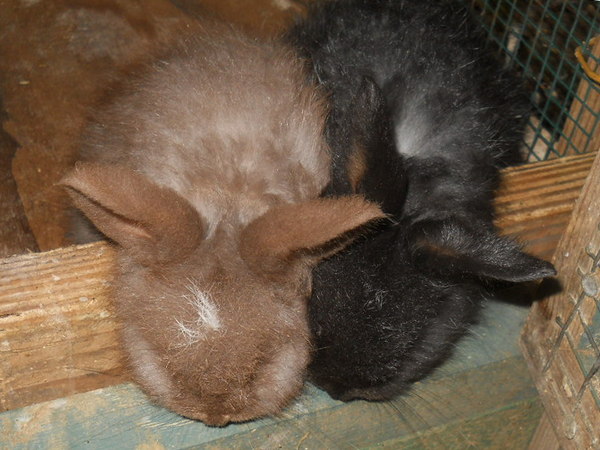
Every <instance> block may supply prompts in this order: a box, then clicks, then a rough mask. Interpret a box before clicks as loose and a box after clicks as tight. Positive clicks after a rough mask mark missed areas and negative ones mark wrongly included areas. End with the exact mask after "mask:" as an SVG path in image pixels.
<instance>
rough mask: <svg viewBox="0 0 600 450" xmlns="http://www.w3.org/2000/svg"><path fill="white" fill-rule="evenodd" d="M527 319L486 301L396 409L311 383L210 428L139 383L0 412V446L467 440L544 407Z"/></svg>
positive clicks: (516, 309) (518, 309)
mask: <svg viewBox="0 0 600 450" xmlns="http://www.w3.org/2000/svg"><path fill="white" fill-rule="evenodd" d="M526 312H527V308H526V307H524V306H517V305H514V304H506V303H501V302H493V301H490V302H488V304H487V306H486V308H485V311H484V314H483V318H482V320H481V322H480V323H479V324H478V325H477V326H475V327H474V328H473V331H472V333H471V335H470V336H469V337H467V338H466V339H463V340H462V341H461V342H460V344H459V345H458V347H457V349H456V352H455V354H454V356H453V357H452V358H451V360H450V361H449V362H448V363H447V364H445V365H444V366H442V367H441V368H440V369H439V370H438V371H436V372H435V373H434V374H433V375H432V376H431V377H430V378H428V379H427V380H425V381H424V382H422V383H417V385H415V387H414V389H413V390H412V392H411V393H410V394H409V395H406V396H403V397H401V398H400V399H398V400H396V401H394V402H391V403H384V404H381V403H368V402H362V401H359V402H353V403H349V404H345V403H341V402H336V401H333V400H331V399H330V398H329V397H328V396H327V395H326V394H325V393H324V392H322V391H319V390H318V389H316V388H314V387H312V386H310V385H307V387H306V389H305V394H304V395H303V396H302V397H301V398H300V399H299V400H298V401H297V402H296V403H295V404H294V405H292V406H291V407H290V408H288V410H286V411H285V412H284V413H282V414H281V416H280V417H278V418H274V419H264V420H259V421H254V422H250V423H246V424H237V425H230V426H228V427H225V428H211V427H206V426H204V425H202V424H201V423H198V422H193V421H190V420H187V419H183V418H181V417H179V416H177V415H175V414H172V413H170V412H168V411H166V410H164V409H162V408H160V407H157V406H155V405H152V404H151V403H150V402H149V401H148V400H147V399H146V397H145V396H144V395H143V394H142V393H141V392H140V391H139V390H138V389H137V388H135V387H134V386H133V385H129V384H128V385H119V386H113V387H110V388H105V389H99V390H96V391H92V392H88V393H83V394H78V395H74V396H71V397H66V398H64V399H59V400H54V401H50V402H46V403H41V404H37V405H32V406H29V407H26V408H22V409H18V410H13V411H8V412H5V413H3V414H0V430H1V434H0V436H1V437H0V448H10V449H15V450H19V449H30V448H39V449H60V448H69V449H80V448H99V449H105V448H107V449H111V448H113V449H120V448H147V449H149V448H194V447H197V446H201V447H202V448H278V447H281V448H309V449H312V448H346V447H347V448H352V447H370V446H374V445H378V444H380V443H386V442H387V443H392V444H389V445H393V443H395V442H398V443H406V444H407V445H409V444H410V445H413V443H416V444H414V445H417V444H418V442H419V441H418V439H417V437H418V436H419V435H417V433H420V434H423V433H425V434H427V435H428V434H430V433H434V434H432V436H435V435H436V434H435V433H438V434H439V433H442V432H443V433H450V432H451V433H454V434H453V435H455V436H459V437H460V436H461V433H463V432H462V431H461V430H462V427H463V426H464V427H467V428H468V427H469V426H470V425H469V424H471V423H475V422H476V421H477V420H483V418H484V417H488V416H490V417H491V416H494V415H495V414H496V413H498V412H502V411H504V410H505V409H507V408H508V409H510V408H516V406H515V405H521V404H526V403H527V402H532V401H534V400H535V399H536V397H537V393H536V391H535V388H534V387H533V384H532V382H531V381H530V378H529V375H528V372H527V370H526V367H525V364H524V362H523V360H522V359H521V357H520V352H519V349H518V346H517V337H518V335H519V330H520V328H521V326H522V323H523V321H524V319H525V315H526ZM536 417H537V416H536ZM490 420H492V419H490ZM474 421H475V422H474ZM507 426H508V425H507ZM513 426H514V427H521V426H523V425H522V424H520V423H515V424H514V425H513ZM449 430H451V431H449ZM524 433H525V432H524ZM506 436H508V434H506ZM459 437H456V439H459ZM411 439H412V440H411ZM432 439H433V437H432ZM444 439H445V438H444ZM456 439H455V440H456ZM482 439H483V438H482ZM498 439H499V440H501V439H502V438H500V437H499V438H498ZM456 442H461V441H460V440H458V441H456ZM386 445H388V444H386ZM457 445H458V444H457ZM512 448H518V447H512Z"/></svg>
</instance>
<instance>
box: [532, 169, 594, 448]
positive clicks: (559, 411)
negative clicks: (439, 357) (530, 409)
mask: <svg viewBox="0 0 600 450" xmlns="http://www.w3.org/2000/svg"><path fill="white" fill-rule="evenodd" d="M554 264H555V266H556V268H557V270H558V272H559V280H560V282H561V284H562V287H563V290H562V291H561V292H560V293H558V294H556V295H553V296H551V297H549V298H547V299H545V300H544V301H543V302H539V303H536V304H535V305H534V306H533V307H532V310H531V313H530V316H529V318H528V321H527V324H526V326H525V327H524V329H523V334H522V340H521V344H522V347H523V351H524V354H525V357H526V360H527V362H528V364H529V367H530V370H531V372H532V374H533V377H534V380H535V382H536V385H537V387H538V390H539V391H540V396H541V399H542V401H543V403H544V406H545V409H546V412H547V416H548V419H549V421H550V422H551V423H552V425H553V426H554V428H555V430H556V435H557V437H558V439H559V441H560V444H561V445H562V446H563V447H564V448H600V404H599V403H598V402H597V398H598V395H599V394H600V371H599V370H598V366H597V365H598V364H600V352H599V351H598V345H599V344H600V334H599V333H597V332H596V333H594V328H593V326H594V325H593V324H594V322H596V323H597V321H598V320H599V318H600V309H599V307H600V158H598V157H597V158H596V161H595V162H594V165H593V167H592V169H591V172H590V175H589V177H588V179H587V181H586V184H585V186H584V188H583V191H582V194H581V196H580V198H579V200H578V201H577V204H576V206H575V209H574V211H573V215H572V218H571V220H570V222H569V225H568V227H567V229H566V231H565V233H564V235H563V237H562V239H561V240H560V242H559V244H558V247H557V249H556V253H555V256H554ZM594 334H595V336H594ZM584 339H585V340H587V341H585V340H584ZM594 340H596V341H595V342H591V341H594ZM586 346H587V347H589V349H588V350H589V351H590V352H591V355H592V358H591V359H592V365H591V366H589V367H584V365H583V364H582V361H583V359H582V358H580V352H581V351H582V350H585V349H584V348H582V347H586ZM594 364H595V365H596V367H595V368H594ZM594 397H596V399H595V398H594Z"/></svg>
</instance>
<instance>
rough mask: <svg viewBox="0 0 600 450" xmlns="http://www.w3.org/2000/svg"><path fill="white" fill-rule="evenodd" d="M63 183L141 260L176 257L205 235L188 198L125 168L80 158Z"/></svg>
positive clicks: (91, 215)
mask: <svg viewBox="0 0 600 450" xmlns="http://www.w3.org/2000/svg"><path fill="white" fill-rule="evenodd" d="M60 184H61V185H63V186H65V187H66V188H67V189H68V192H69V195H70V196H71V199H72V200H73V203H74V205H75V206H76V207H77V208H79V209H80V210H81V211H82V212H83V213H84V214H85V215H86V216H87V217H88V218H89V219H90V220H91V221H92V222H93V224H94V225H95V226H96V227H97V228H98V230H100V231H101V232H102V233H103V234H104V235H106V236H107V237H108V238H110V239H112V240H113V241H115V242H116V243H118V244H119V245H121V246H122V247H123V248H125V249H126V250H128V251H129V252H130V253H131V255H132V256H133V257H134V258H135V259H136V260H137V261H138V262H140V263H141V264H144V265H148V264H153V263H166V262H170V261H175V260H177V259H179V258H181V257H183V256H185V255H186V254H188V253H189V252H190V251H191V250H193V249H194V248H196V247H197V246H198V244H199V243H200V241H201V240H202V237H203V234H204V232H203V226H202V220H201V218H200V216H199V215H198V213H197V212H196V210H194V209H193V208H192V206H191V205H190V204H189V203H188V202H187V201H186V200H185V199H184V198H182V197H181V196H179V195H178V194H177V193H176V192H175V191H173V190H171V189H169V188H165V187H161V186H158V185H156V184H154V183H152V182H151V181H149V180H148V179H147V178H146V177H144V176H143V175H140V174H139V173H137V172H134V171H133V170H131V169H128V168H126V167H122V166H117V165H107V164H97V163H78V164H77V165H76V166H75V168H74V169H73V170H72V171H71V172H70V173H68V174H67V175H66V176H65V177H64V178H63V179H62V180H61V181H60Z"/></svg>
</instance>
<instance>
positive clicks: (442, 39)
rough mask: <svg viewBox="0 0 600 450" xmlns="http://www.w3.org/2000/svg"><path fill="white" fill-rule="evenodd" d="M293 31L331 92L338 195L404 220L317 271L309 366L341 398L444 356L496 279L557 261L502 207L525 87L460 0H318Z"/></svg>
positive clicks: (380, 386) (375, 393)
mask: <svg viewBox="0 0 600 450" xmlns="http://www.w3.org/2000/svg"><path fill="white" fill-rule="evenodd" d="M288 38H289V39H290V40H291V42H293V43H294V45H295V46H296V47H297V48H298V49H299V51H300V53H301V54H302V55H304V57H305V58H307V60H309V61H311V62H312V66H313V72H314V76H315V78H316V79H318V80H319V81H320V82H321V84H322V86H323V88H324V89H325V91H327V92H328V93H329V95H330V102H331V105H332V107H331V114H330V116H329V119H328V122H327V127H326V136H327V139H328V141H329V143H330V146H331V148H332V154H333V157H332V160H333V164H332V180H331V182H330V184H329V185H328V188H327V190H326V193H327V195H329V196H338V195H346V194H349V193H361V194H364V195H365V196H366V198H367V199H368V200H372V201H376V202H378V203H380V204H381V205H382V207H383V210H384V212H386V213H387V214H388V215H390V216H391V217H392V218H393V219H394V220H395V223H394V224H389V223H382V224H380V227H379V229H378V230H377V233H375V234H373V235H369V236H364V237H363V238H362V239H360V240H357V241H355V242H354V243H353V244H351V245H350V246H349V247H348V248H346V249H345V250H344V251H343V252H340V253H338V254H336V255H334V256H332V257H331V258H329V259H327V260H325V261H323V262H322V263H321V264H320V265H319V266H318V267H317V268H316V269H315V270H314V272H313V293H312V298H311V300H310V302H309V316H310V325H311V330H312V332H313V335H314V339H315V344H314V345H315V347H316V349H315V354H314V359H313V361H312V363H311V366H310V367H309V370H310V372H311V376H312V379H313V380H314V381H315V382H316V383H317V384H318V385H320V386H321V387H323V388H324V389H325V390H327V391H328V392H329V394H330V395H332V396H333V397H334V398H338V399H341V400H351V399H354V398H363V399H369V400H383V399H390V398H393V397H394V396H396V395H398V394H400V393H402V392H403V391H405V390H406V389H407V388H408V387H409V386H410V385H411V383H413V382H415V381H417V380H419V379H422V378H423V377H424V376H426V375H427V374H429V373H430V372H431V371H432V370H433V368H435V367H436V366H438V365H439V364H440V363H441V362H443V361H444V360H445V359H446V358H447V356H448V355H449V353H450V350H451V348H452V345H453V343H454V342H455V341H456V340H457V339H458V338H459V337H460V336H462V335H463V334H464V333H465V332H466V330H467V329H468V327H469V325H470V324H472V323H473V321H474V320H475V318H476V316H477V312H478V310H479V307H480V305H481V303H482V300H483V298H484V297H485V296H486V294H487V292H488V291H489V290H493V287H494V285H497V284H498V282H500V283H506V282H522V281H528V280H535V279H539V278H543V277H547V276H552V275H554V274H555V271H554V268H553V267H552V265H551V264H549V263H547V262H545V261H541V260H539V259H537V258H534V257H532V256H529V255H526V254H524V253H522V252H521V251H520V249H519V247H518V246H517V245H516V244H515V243H514V242H512V241H510V240H508V239H506V238H502V237H500V236H498V235H497V231H496V230H495V228H494V226H493V222H492V220H493V211H492V203H491V202H492V198H493V192H494V189H495V188H496V187H497V184H498V179H499V168H500V167H502V166H506V165H508V164H512V163H515V162H518V161H519V160H520V157H519V141H520V138H521V137H522V135H523V127H524V123H525V122H524V121H525V119H526V116H527V112H528V106H527V104H528V102H527V96H526V95H524V94H523V92H522V90H521V87H520V85H519V82H518V80H517V79H516V78H514V77H513V76H512V75H511V74H510V73H509V72H508V71H506V70H504V69H503V68H502V67H500V66H499V65H498V64H497V63H496V62H495V60H494V59H493V58H491V57H490V56H488V55H487V54H486V53H485V51H484V50H483V49H482V47H481V45H482V42H483V37H482V35H481V34H480V33H479V30H478V29H477V27H476V26H475V25H474V24H473V23H472V22H471V21H470V18H469V16H468V12H467V11H466V10H465V9H464V7H463V6H462V5H460V4H458V3H456V2H452V1H428V2H422V1H417V0H394V1H389V0H343V1H342V0H340V1H336V0H332V1H328V2H323V3H320V4H317V5H316V6H313V7H312V8H310V9H309V14H308V17H307V18H306V19H304V20H303V21H301V22H299V23H298V24H296V25H295V27H294V28H293V29H292V30H291V31H290V33H289V35H288Z"/></svg>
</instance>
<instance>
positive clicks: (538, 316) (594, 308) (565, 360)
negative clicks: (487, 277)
mask: <svg viewBox="0 0 600 450" xmlns="http://www.w3.org/2000/svg"><path fill="white" fill-rule="evenodd" d="M467 1H468V2H469V3H470V5H471V7H472V9H473V10H474V12H475V14H476V16H477V17H478V18H479V19H480V21H481V23H482V24H483V26H484V27H485V29H486V31H487V33H488V38H489V39H488V44H487V45H489V46H491V47H492V49H493V50H494V51H496V52H498V54H499V55H500V56H501V57H502V58H503V59H504V61H505V62H506V64H507V65H509V66H511V67H514V68H515V69H516V70H518V71H519V72H521V74H522V75H523V76H524V78H525V79H526V81H527V83H528V85H529V88H530V90H531V92H532V93H533V94H532V98H531V100H532V104H533V114H532V117H531V120H530V122H529V124H528V130H527V134H526V139H525V142H524V149H525V150H526V152H527V158H528V160H529V161H539V160H547V159H552V158H558V157H563V156H566V155H573V154H581V153H587V152H595V151H596V150H598V149H599V148H600V124H599V122H600V75H599V73H600V20H599V19H600V1H592V0H467ZM553 262H554V264H555V266H556V267H557V269H558V271H559V279H560V281H561V284H562V290H561V291H560V292H559V293H557V294H555V295H552V296H550V297H548V298H547V299H545V300H544V301H543V302H539V303H536V304H535V305H534V306H533V308H532V310H531V313H530V315H529V317H528V319H527V323H526V325H525V328H524V330H523V334H522V337H521V346H522V348H523V352H524V356H525V359H526V361H527V363H528V366H529V368H530V372H531V374H532V377H533V379H534V381H535V383H536V387H537V389H538V392H539V393H540V397H541V399H542V402H543V404H544V409H545V416H544V420H543V421H542V422H541V426H540V427H539V428H538V433H537V434H536V436H535V437H534V440H533V441H532V446H533V447H537V448H556V447H555V445H554V444H556V440H557V439H558V442H559V443H560V445H561V446H563V447H564V448H600V159H599V158H598V156H596V158H595V163H594V165H593V167H592V169H591V172H590V174H589V176H588V178H587V181H586V185H585V186H584V188H583V191H582V193H581V195H580V197H579V199H578V201H577V204H576V206H575V209H574V212H573V214H572V216H571V221H570V223H569V226H568V228H567V230H566V231H565V232H564V234H563V236H562V239H561V241H560V243H559V244H558V248H557V250H556V253H555V255H554V259H553ZM546 426H547V427H549V428H550V429H551V430H553V431H552V433H551V434H552V435H555V436H556V437H554V438H553V439H554V442H553V443H552V445H550V444H549V442H548V441H547V440H546V439H545V438H544V435H545V432H544V431H543V430H544V429H545V427H546ZM549 445H550V446H549Z"/></svg>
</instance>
